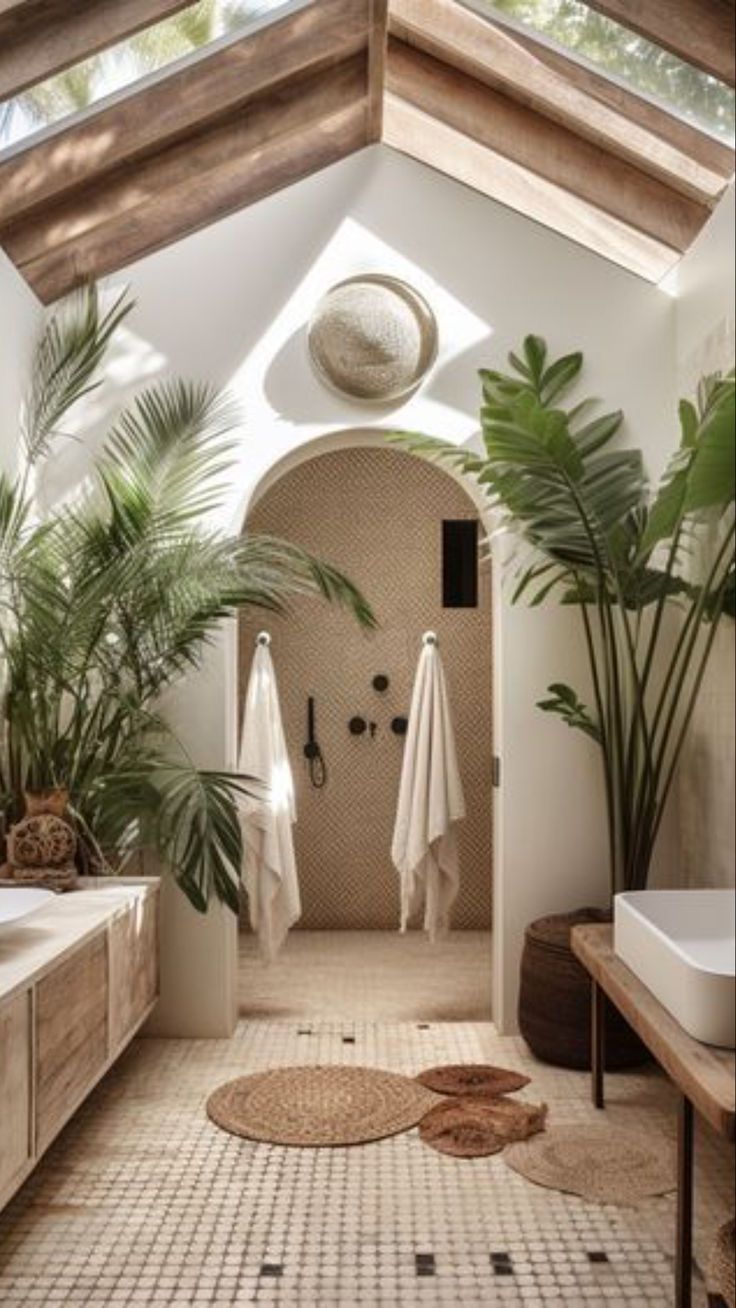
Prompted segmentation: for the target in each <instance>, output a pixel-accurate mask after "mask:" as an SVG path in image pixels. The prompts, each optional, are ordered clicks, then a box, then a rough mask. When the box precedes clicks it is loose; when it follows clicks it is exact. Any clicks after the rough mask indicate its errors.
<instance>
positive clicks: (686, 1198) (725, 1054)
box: [572, 926, 736, 1308]
mask: <svg viewBox="0 0 736 1308" xmlns="http://www.w3.org/2000/svg"><path fill="white" fill-rule="evenodd" d="M572 948H573V952H574V953H575V954H576V955H577V957H578V958H579V960H580V962H581V963H582V964H583V967H584V968H586V970H587V971H588V972H589V973H590V977H591V1050H592V1092H593V1103H594V1104H595V1106H596V1108H603V1107H605V1104H604V1094H603V1076H604V1068H605V1006H606V1000H607V999H608V1000H610V1002H611V1003H612V1004H613V1005H614V1006H615V1007H616V1008H617V1009H618V1010H619V1012H620V1013H621V1014H622V1016H623V1017H625V1018H626V1020H627V1022H628V1023H629V1025H630V1026H632V1027H633V1028H634V1030H635V1031H636V1033H637V1035H638V1036H639V1038H640V1039H641V1041H642V1042H643V1044H645V1045H646V1047H647V1049H648V1050H649V1051H650V1053H651V1054H652V1056H653V1057H654V1058H655V1059H656V1061H657V1062H658V1063H659V1065H660V1067H661V1068H662V1069H663V1070H664V1071H665V1072H666V1073H667V1075H668V1076H669V1077H670V1080H672V1081H673V1082H674V1084H675V1085H676V1086H677V1088H678V1090H679V1091H680V1106H679V1114H678V1130H677V1246H676V1259H675V1305H676V1308H690V1304H691V1303H692V1271H693V1255H692V1234H693V1233H692V1228H693V1110H694V1109H695V1110H696V1111H697V1112H698V1113H700V1114H701V1116H702V1117H704V1118H705V1120H706V1122H708V1123H709V1124H710V1125H711V1126H712V1127H714V1129H715V1130H716V1131H718V1132H719V1133H720V1134H721V1135H724V1136H726V1137H727V1138H728V1139H729V1140H733V1139H734V1130H735V1127H736V1100H735V1093H734V1092H735V1089H736V1087H735V1084H734V1079H735V1077H736V1056H735V1055H734V1054H733V1053H732V1052H731V1051H730V1050H726V1049H716V1048H714V1047H713V1046H712V1045H704V1044H701V1043H700V1042H699V1041H698V1040H693V1038H692V1036H689V1035H688V1034H687V1032H686V1031H684V1030H683V1028H682V1027H681V1026H680V1024H679V1022H676V1021H675V1019H674V1017H672V1016H671V1015H670V1013H668V1012H667V1009H666V1008H663V1007H662V1005H661V1004H660V1003H659V1001H658V1000H657V999H655V998H654V995H653V994H652V992H651V991H650V990H648V989H647V987H646V986H645V985H643V984H642V982H641V981H639V979H638V977H636V976H635V975H634V973H633V972H632V971H631V970H630V968H628V967H627V966H626V964H625V963H622V962H621V959H620V958H618V957H617V956H616V954H615V953H614V951H613V929H612V927H610V926H577V927H573V930H572Z"/></svg>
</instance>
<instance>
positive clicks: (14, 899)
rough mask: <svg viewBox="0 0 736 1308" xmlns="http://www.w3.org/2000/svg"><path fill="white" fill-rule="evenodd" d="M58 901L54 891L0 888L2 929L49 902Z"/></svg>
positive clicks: (11, 887)
mask: <svg viewBox="0 0 736 1308" xmlns="http://www.w3.org/2000/svg"><path fill="white" fill-rule="evenodd" d="M51 899H56V895H55V894H54V892H53V890H40V889H38V888H34V887H32V886H27V887H26V886H18V887H17V888H16V887H15V886H7V887H6V886H0V928H2V927H4V926H8V925H9V924H10V923H11V922H13V923H14V922H18V921H19V920H20V919H21V918H22V917H28V915H29V913H35V912H36V909H38V908H43V906H44V904H48V903H49V900H51Z"/></svg>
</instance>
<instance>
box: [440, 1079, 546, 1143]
mask: <svg viewBox="0 0 736 1308" xmlns="http://www.w3.org/2000/svg"><path fill="white" fill-rule="evenodd" d="M546 1119H547V1105H546V1104H527V1103H524V1102H523V1101H521V1100H518V1099H481V1098H479V1097H478V1096H477V1095H476V1096H474V1097H473V1098H469V1099H461V1098H455V1099H446V1100H445V1101H444V1103H441V1104H437V1105H436V1107H434V1108H431V1109H430V1111H429V1112H428V1113H427V1116H426V1117H423V1118H422V1120H421V1122H420V1123H419V1135H420V1138H421V1139H422V1140H423V1142H424V1144H426V1145H429V1146H430V1148H431V1149H436V1150H437V1152H438V1153H441V1154H450V1155H451V1157H453V1158H486V1157H487V1156H488V1155H489V1154H497V1153H499V1151H500V1150H501V1149H504V1148H505V1147H506V1145H507V1144H509V1143H510V1142H511V1141H514V1140H526V1139H527V1137H528V1136H530V1135H534V1134H535V1133H536V1132H537V1131H543V1130H544V1124H545V1121H546Z"/></svg>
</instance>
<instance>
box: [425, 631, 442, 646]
mask: <svg viewBox="0 0 736 1308" xmlns="http://www.w3.org/2000/svg"><path fill="white" fill-rule="evenodd" d="M439 643H440V642H439V641H438V639H437V632H436V631H425V633H424V635H423V636H422V644H423V645H439Z"/></svg>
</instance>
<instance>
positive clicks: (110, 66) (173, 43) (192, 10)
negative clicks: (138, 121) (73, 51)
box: [0, 0, 294, 149]
mask: <svg viewBox="0 0 736 1308" xmlns="http://www.w3.org/2000/svg"><path fill="white" fill-rule="evenodd" d="M293 5H294V0H198V3H196V4H190V5H187V7H186V8H184V9H181V10H180V11H179V12H178V13H176V14H174V15H173V16H172V17H169V18H166V19H164V20H163V21H162V22H160V23H155V24H154V25H153V26H151V27H147V28H145V29H144V30H143V31H141V32H138V33H136V34H135V35H134V36H130V37H127V38H126V40H124V41H119V42H118V43H117V44H116V45H112V46H109V47H108V49H106V50H102V51H100V52H99V53H98V54H95V55H92V56H90V58H89V59H84V60H83V61H82V62H81V63H78V64H74V65H73V66H72V67H71V68H67V69H66V70H65V71H64V72H61V73H57V74H56V75H55V76H54V77H49V78H48V79H47V80H46V81H44V82H39V83H37V84H36V85H35V86H32V87H30V88H29V89H28V90H26V91H23V92H21V93H20V94H19V95H17V96H15V97H14V98H13V99H12V100H6V101H4V102H0V149H5V148H7V147H9V146H12V145H16V144H17V143H18V142H21V141H23V140H25V138H27V137H29V136H32V135H34V134H35V133H36V132H39V131H42V130H43V129H44V128H47V127H52V126H54V125H55V124H57V123H61V122H63V121H64V120H65V119H67V118H70V117H72V116H73V115H76V114H78V113H80V112H83V111H84V110H86V109H89V108H92V107H93V106H94V105H96V104H98V103H99V102H100V101H102V100H104V99H106V97H107V96H110V95H114V94H115V93H116V92H120V91H124V90H127V89H128V88H129V87H132V86H134V85H135V83H136V82H139V81H140V80H141V79H143V78H146V77H148V76H149V75H151V74H155V73H158V72H161V71H162V70H163V69H166V68H168V67H169V65H172V64H174V63H176V62H177V61H178V60H180V59H183V58H185V57H186V56H188V55H193V54H196V53H197V51H200V50H203V49H205V48H206V47H208V46H210V45H212V43H213V42H216V41H218V40H221V39H223V38H227V37H230V36H237V35H238V33H240V32H241V31H246V30H247V29H248V27H249V26H251V25H252V24H254V23H256V22H257V21H258V20H259V19H263V18H267V17H268V16H269V15H270V14H273V13H275V12H276V11H278V10H280V9H286V8H292V7H293Z"/></svg>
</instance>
